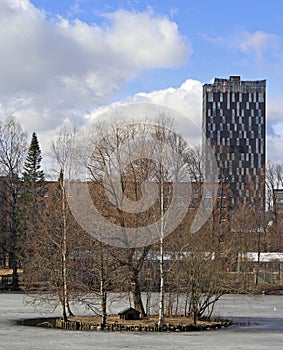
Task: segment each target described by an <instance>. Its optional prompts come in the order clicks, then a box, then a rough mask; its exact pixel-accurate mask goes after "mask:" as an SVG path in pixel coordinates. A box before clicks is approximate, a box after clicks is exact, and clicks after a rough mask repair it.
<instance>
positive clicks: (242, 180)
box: [203, 76, 266, 208]
mask: <svg viewBox="0 0 283 350" xmlns="http://www.w3.org/2000/svg"><path fill="white" fill-rule="evenodd" d="M265 90H266V81H265V80H258V81H243V80H241V78H240V77H239V76H230V78H229V79H219V78H215V79H214V83H213V84H205V85H204V86H203V135H204V137H205V138H206V141H207V142H208V144H209V145H210V146H211V147H212V149H213V151H214V153H215V157H216V161H217V166H218V181H222V182H225V183H227V184H228V186H229V188H230V196H231V197H230V198H231V201H232V203H231V204H232V205H234V204H239V203H241V202H249V203H254V204H257V205H260V206H261V207H262V208H263V207H264V201H265V195H264V193H265V190H264V187H265V119H266V118H265V105H266V94H265Z"/></svg>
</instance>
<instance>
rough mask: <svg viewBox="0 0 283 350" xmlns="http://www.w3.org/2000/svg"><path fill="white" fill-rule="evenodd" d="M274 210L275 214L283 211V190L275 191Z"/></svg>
mask: <svg viewBox="0 0 283 350" xmlns="http://www.w3.org/2000/svg"><path fill="white" fill-rule="evenodd" d="M274 209H275V212H282V211H283V189H275V190H274Z"/></svg>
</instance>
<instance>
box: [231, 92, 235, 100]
mask: <svg viewBox="0 0 283 350" xmlns="http://www.w3.org/2000/svg"><path fill="white" fill-rule="evenodd" d="M231 100H232V102H235V92H232V96H231Z"/></svg>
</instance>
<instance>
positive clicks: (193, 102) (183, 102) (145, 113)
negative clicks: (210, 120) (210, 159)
mask: <svg viewBox="0 0 283 350" xmlns="http://www.w3.org/2000/svg"><path fill="white" fill-rule="evenodd" d="M201 102H202V83H201V82H199V81H197V80H191V79H188V80H186V81H185V82H184V83H183V84H182V85H181V86H180V87H177V88H172V87H171V88H168V89H164V90H157V91H152V92H150V93H142V92H141V93H138V94H136V95H134V96H131V97H128V98H126V99H124V100H122V101H120V102H117V103H114V104H112V105H111V106H104V107H100V108H98V109H96V110H94V111H93V112H92V113H90V114H88V115H87V116H86V119H87V120H88V122H90V123H91V122H92V121H96V120H97V119H99V118H101V119H103V118H104V117H105V116H109V115H111V110H112V111H114V114H115V111H118V113H119V110H121V109H122V113H123V115H124V114H127V115H126V117H128V118H131V117H132V116H133V111H134V115H135V116H138V117H136V119H139V118H141V119H144V118H147V119H148V118H151V117H158V113H159V112H160V113H162V112H165V114H166V113H168V114H171V113H172V115H168V117H173V119H174V121H175V127H176V129H177V131H178V132H180V133H181V134H182V135H183V136H184V137H186V138H187V139H188V140H189V141H190V142H192V143H196V142H199V141H200V138H201V122H202V110H201ZM131 107H132V108H131Z"/></svg>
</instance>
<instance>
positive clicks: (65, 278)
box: [61, 179, 73, 318]
mask: <svg viewBox="0 0 283 350" xmlns="http://www.w3.org/2000/svg"><path fill="white" fill-rule="evenodd" d="M61 180H62V183H61V186H62V188H61V189H62V216H63V232H62V248H61V249H62V252H61V254H62V280H63V317H64V318H65V317H66V318H67V316H73V313H72V311H71V308H70V303H69V295H68V276H67V274H68V271H67V213H66V199H65V184H64V180H63V179H61ZM64 315H65V316H64Z"/></svg>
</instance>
